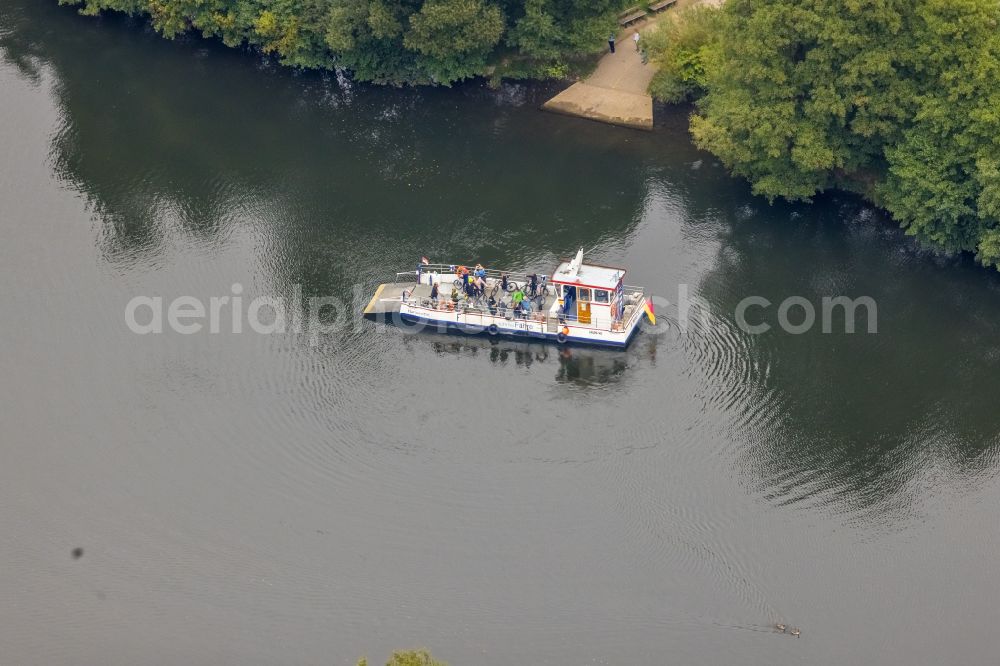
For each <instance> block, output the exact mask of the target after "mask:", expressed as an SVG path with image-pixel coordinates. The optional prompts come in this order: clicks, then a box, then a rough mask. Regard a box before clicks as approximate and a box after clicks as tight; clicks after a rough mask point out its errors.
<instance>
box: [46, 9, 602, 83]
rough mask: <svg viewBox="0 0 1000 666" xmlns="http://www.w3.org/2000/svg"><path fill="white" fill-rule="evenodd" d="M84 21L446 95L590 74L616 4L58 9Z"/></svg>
mask: <svg viewBox="0 0 1000 666" xmlns="http://www.w3.org/2000/svg"><path fill="white" fill-rule="evenodd" d="M59 3H60V4H64V5H73V6H78V7H79V8H80V12H81V13H82V14H86V15H96V14H98V13H100V12H102V11H105V10H111V11H119V12H125V13H127V14H130V15H134V16H147V17H148V18H149V21H150V22H151V23H152V25H153V27H154V28H155V29H156V30H157V31H158V32H159V33H160V34H162V35H163V36H164V37H167V38H173V37H176V36H177V35H179V34H182V33H188V32H197V33H200V34H202V35H203V36H205V37H208V38H216V39H220V40H221V41H222V42H223V43H225V44H226V45H227V46H239V45H250V46H253V47H256V48H259V49H260V50H261V51H263V52H264V53H268V54H274V55H276V56H277V57H278V58H279V59H280V61H281V63H282V64H285V65H290V66H293V67H306V68H329V69H332V68H339V69H344V70H346V71H348V72H350V73H351V76H352V77H353V78H354V79H356V80H359V81H370V82H375V83H384V84H396V85H402V84H442V85H447V84H451V83H454V82H456V81H461V80H463V79H468V78H472V77H490V78H491V79H493V80H494V81H498V80H500V79H502V78H564V77H566V76H568V75H569V74H570V73H572V72H574V71H577V70H578V69H580V68H581V67H586V66H588V65H589V64H592V62H593V59H594V56H595V55H596V54H597V53H599V52H600V51H601V49H603V48H604V46H605V45H606V43H607V36H608V34H609V31H611V30H614V29H615V28H616V27H617V25H618V24H617V15H618V13H619V11H620V10H621V9H622V0H59Z"/></svg>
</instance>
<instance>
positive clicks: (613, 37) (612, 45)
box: [608, 33, 615, 53]
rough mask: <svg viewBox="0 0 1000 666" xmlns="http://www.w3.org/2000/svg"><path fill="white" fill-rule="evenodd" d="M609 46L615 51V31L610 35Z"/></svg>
mask: <svg viewBox="0 0 1000 666" xmlns="http://www.w3.org/2000/svg"><path fill="white" fill-rule="evenodd" d="M608 48H609V49H611V52H612V53H614V52H615V33H611V34H610V35H608Z"/></svg>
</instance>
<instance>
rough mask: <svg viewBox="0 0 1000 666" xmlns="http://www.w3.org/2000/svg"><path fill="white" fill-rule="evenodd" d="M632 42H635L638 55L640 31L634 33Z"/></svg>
mask: <svg viewBox="0 0 1000 666" xmlns="http://www.w3.org/2000/svg"><path fill="white" fill-rule="evenodd" d="M632 41H633V42H635V50H636V52H637V53H638V51H639V31H638V30H635V31H633V32H632Z"/></svg>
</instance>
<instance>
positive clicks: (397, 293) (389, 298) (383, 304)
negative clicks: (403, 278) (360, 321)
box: [363, 282, 431, 317]
mask: <svg viewBox="0 0 1000 666" xmlns="http://www.w3.org/2000/svg"><path fill="white" fill-rule="evenodd" d="M404 291H405V292H406V293H407V294H412V295H414V296H416V297H417V298H430V297H431V287H430V285H428V284H417V283H416V282H388V283H386V284H380V285H379V286H378V287H377V288H376V289H375V295H374V296H372V299H371V300H370V301H368V305H367V306H365V309H364V312H363V314H364V316H365V317H377V316H378V315H384V314H392V313H393V312H399V304H400V303H401V302H402V299H403V292H404Z"/></svg>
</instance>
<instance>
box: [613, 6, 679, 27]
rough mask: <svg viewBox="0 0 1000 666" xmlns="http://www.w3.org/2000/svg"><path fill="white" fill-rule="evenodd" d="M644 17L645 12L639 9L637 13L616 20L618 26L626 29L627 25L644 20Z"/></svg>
mask: <svg viewBox="0 0 1000 666" xmlns="http://www.w3.org/2000/svg"><path fill="white" fill-rule="evenodd" d="M671 1H672V2H676V1H677V0H671ZM645 16H646V10H645V9H640V10H639V11H637V12H632V13H631V14H626V15H625V16H623V17H621V18H620V19H618V24H619V25H620V26H621V27H623V28H626V27H628V26H629V24H631V23H635V22H636V21H638V20H639V19H641V18H644V17H645Z"/></svg>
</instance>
